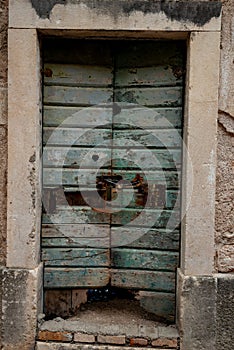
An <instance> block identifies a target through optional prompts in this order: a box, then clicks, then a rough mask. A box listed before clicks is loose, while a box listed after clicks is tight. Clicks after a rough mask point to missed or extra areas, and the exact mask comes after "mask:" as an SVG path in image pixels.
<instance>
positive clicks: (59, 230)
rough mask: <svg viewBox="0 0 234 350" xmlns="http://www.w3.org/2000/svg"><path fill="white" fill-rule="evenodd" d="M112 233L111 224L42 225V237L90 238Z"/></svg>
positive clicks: (102, 236)
mask: <svg viewBox="0 0 234 350" xmlns="http://www.w3.org/2000/svg"><path fill="white" fill-rule="evenodd" d="M109 234H110V226H109V225H98V226H96V225H91V224H78V225H70V224H68V225H65V224H64V225H63V224H62V225H47V224H45V225H42V238H49V237H50V238H59V237H60V238H63V237H65V238H68V239H69V238H71V239H72V238H77V240H79V239H88V238H90V239H91V238H93V239H97V238H98V237H99V238H106V237H108V236H109Z"/></svg>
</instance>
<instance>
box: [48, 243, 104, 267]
mask: <svg viewBox="0 0 234 350" xmlns="http://www.w3.org/2000/svg"><path fill="white" fill-rule="evenodd" d="M109 255H110V253H109V250H108V249H90V248H86V249H82V248H81V249H80V248H70V247H68V248H43V249H42V261H43V262H44V264H45V266H76V267H82V266H84V267H86V266H87V267H88V266H93V267H98V266H106V267H107V266H109V264H110V257H109Z"/></svg>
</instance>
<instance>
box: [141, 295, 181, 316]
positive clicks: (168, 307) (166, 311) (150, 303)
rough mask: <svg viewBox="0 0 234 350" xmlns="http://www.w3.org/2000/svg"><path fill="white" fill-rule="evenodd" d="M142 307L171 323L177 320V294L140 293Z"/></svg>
mask: <svg viewBox="0 0 234 350" xmlns="http://www.w3.org/2000/svg"><path fill="white" fill-rule="evenodd" d="M139 300H140V305H141V307H142V308H143V309H145V310H146V311H148V312H150V313H153V314H155V315H157V316H158V317H163V318H164V319H167V320H168V321H170V322H173V321H174V319H175V294H174V293H159V292H148V291H140V292H139Z"/></svg>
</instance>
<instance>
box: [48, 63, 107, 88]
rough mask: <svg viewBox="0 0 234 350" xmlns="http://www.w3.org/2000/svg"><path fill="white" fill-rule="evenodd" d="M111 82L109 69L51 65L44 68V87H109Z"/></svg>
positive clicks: (88, 66)
mask: <svg viewBox="0 0 234 350" xmlns="http://www.w3.org/2000/svg"><path fill="white" fill-rule="evenodd" d="M112 81H113V73H112V69H111V68H110V67H104V66H93V65H92V66H91V65H78V64H77V65H74V64H53V63H46V64H45V66H44V83H45V84H46V85H70V86H74V85H75V86H109V85H112Z"/></svg>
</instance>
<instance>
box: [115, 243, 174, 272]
mask: <svg viewBox="0 0 234 350" xmlns="http://www.w3.org/2000/svg"><path fill="white" fill-rule="evenodd" d="M178 262H179V254H178V253H176V252H168V251H156V250H143V249H126V248H112V249H111V266H112V267H113V268H123V269H135V270H136V269H137V270H154V271H155V270H164V271H175V270H176V268H177V266H178Z"/></svg>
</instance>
